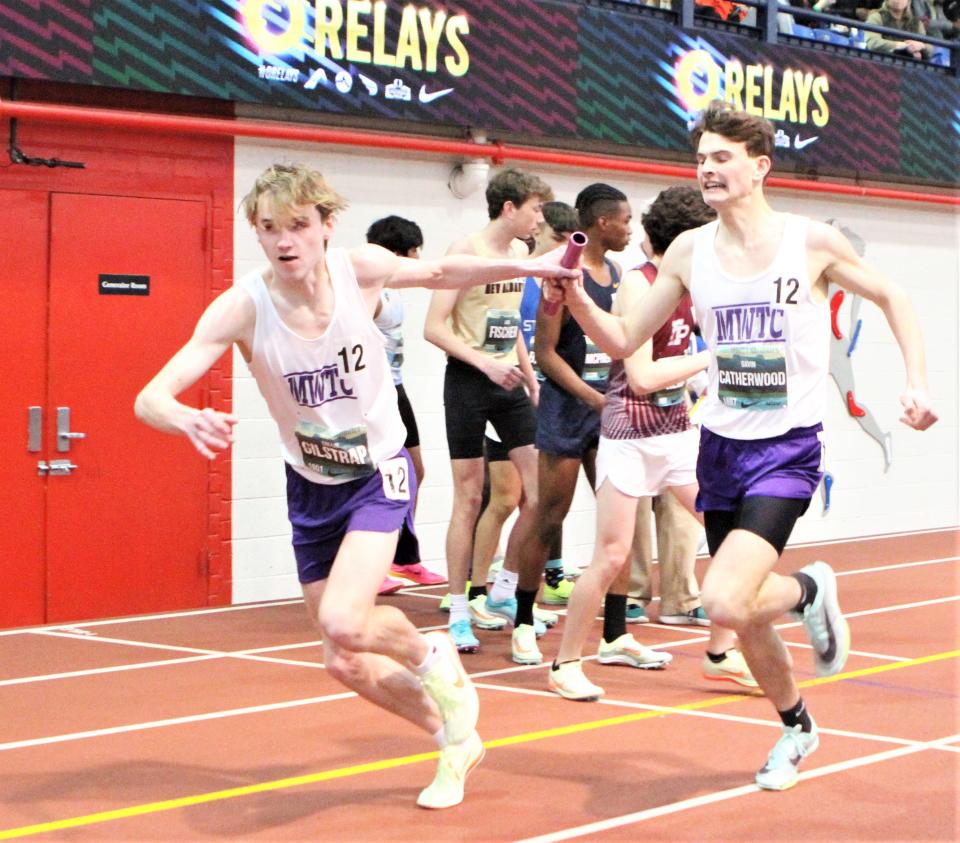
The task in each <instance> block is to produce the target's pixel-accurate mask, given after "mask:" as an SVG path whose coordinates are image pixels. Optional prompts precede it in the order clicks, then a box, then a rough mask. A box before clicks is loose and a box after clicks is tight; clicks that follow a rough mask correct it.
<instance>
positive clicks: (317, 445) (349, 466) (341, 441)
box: [294, 422, 376, 480]
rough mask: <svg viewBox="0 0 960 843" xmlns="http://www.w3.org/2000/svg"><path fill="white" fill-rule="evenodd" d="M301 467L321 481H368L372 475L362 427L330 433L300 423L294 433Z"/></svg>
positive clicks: (310, 424)
mask: <svg viewBox="0 0 960 843" xmlns="http://www.w3.org/2000/svg"><path fill="white" fill-rule="evenodd" d="M294 434H295V435H296V437H297V442H299V443H300V453H301V455H302V456H303V464H304V465H305V466H306V467H307V468H309V469H310V470H312V471H316V472H317V473H318V474H321V475H323V476H324V477H335V478H337V479H343V478H349V479H351V480H355V479H358V478H360V477H369V476H370V475H371V474H373V473H374V472H375V471H376V468H375V467H374V465H373V461H372V460H371V459H370V450H369V448H368V447H367V429H366V427H364V426H363V425H358V426H357V427H352V428H350V429H349V430H344V431H341V432H340V433H334V432H332V431H329V430H327V429H326V428H324V427H321V426H320V425H316V424H313V423H312V422H300V424H298V425H297V429H296V430H295V431H294Z"/></svg>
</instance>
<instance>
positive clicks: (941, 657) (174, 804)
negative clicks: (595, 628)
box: [0, 650, 960, 840]
mask: <svg viewBox="0 0 960 843" xmlns="http://www.w3.org/2000/svg"><path fill="white" fill-rule="evenodd" d="M958 656H960V650H949V651H947V652H944V653H935V654H933V655H930V656H923V657H921V658H918V659H911V660H910V661H905V662H892V663H888V664H881V665H877V666H875V667H867V668H863V669H861V670H851V671H848V672H846V673H838V674H837V675H836V676H829V677H825V678H822V679H807V680H805V681H803V682H800V683H799V685H800V687H801V688H810V687H813V686H815V685H824V684H827V683H830V682H841V681H843V680H846V679H858V678H860V677H862V676H873V675H875V674H877V673H886V672H888V671H891V670H901V669H903V668H905V667H917V666H919V665H924V664H932V663H934V662H940V661H946V660H947V659H955V658H957V657H958ZM744 699H745V697H744V695H743V694H735V695H730V696H726V697H711V698H710V699H705V700H699V701H697V702H692V703H685V704H683V705H676V706H671V707H670V709H668V710H666V711H642V712H636V713H633V714H624V715H621V716H619V717H607V718H604V719H602V720H590V721H587V722H585V723H574V724H571V725H568V726H558V727H556V728H554V729H542V730H540V731H537V732H525V733H523V734H520V735H511V736H509V737H506V738H495V739H493V740H490V741H486V742H485V743H484V746H486V747H487V748H489V749H495V748H497V747H501V746H514V745H516V744H522V743H530V742H531V741H540V740H545V739H547V738H555V737H561V736H563V735H573V734H578V733H580V732H589V731H592V730H594V729H605V728H608V727H610V726H622V725H625V724H628V723H636V722H638V721H641V720H649V719H652V718H654V717H665V716H667V715H669V714H671V713H673V712H674V711H693V710H697V709H704V708H713V707H715V706H720V705H726V704H727V703H732V702H742V701H743V700H744ZM438 756H439V753H438V752H437V751H436V750H434V751H433V752H421V753H419V754H417V755H404V756H401V757H399V758H388V759H385V760H383V761H372V762H370V763H368V764H356V765H354V766H351V767H340V768H338V769H335V770H325V771H324V772H321V773H310V774H309V775H304V776H292V777H290V778H285V779H276V780H275V781H269V782H260V783H259V784H251V785H245V786H243V787H231V788H227V789H226V790H215V791H211V792H209V793H201V794H197V795H195V796H182V797H180V798H178V799H166V800H163V801H161V802H147V803H145V804H143V805H132V806H130V807H128V808H117V809H115V810H112V811H101V812H99V813H96V814H86V815H83V816H79V817H70V818H69V819H65V820H54V821H52V822H46V823H37V824H35V825H25V826H20V827H19V828H8V829H3V830H0V840H14V839H17V838H20V837H28V836H31V835H34V834H44V833H46V832H50V831H62V830H64V829H67V828H79V827H81V826H86V825H96V824H98V823H105V822H110V821H112V820H122V819H129V818H130V817H139V816H144V815H146V814H157V813H161V812H163V811H173V810H176V809H178V808H189V807H191V806H193V805H203V804H205V803H208V802H219V801H222V800H224V799H236V798H237V797H240V796H252V795H254V794H258V793H268V792H270V791H274V790H286V789H287V788H291V787H301V786H302V785H307V784H316V783H318V782H325V781H333V780H335V779H343V778H349V777H350V776H360V775H363V774H365V773H376V772H380V771H381V770H391V769H393V768H395V767H406V766H409V765H411V764H419V763H420V762H422V761H431V760H434V759H436V758H437V757H438Z"/></svg>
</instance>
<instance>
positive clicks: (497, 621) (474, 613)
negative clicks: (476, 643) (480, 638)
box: [467, 594, 507, 629]
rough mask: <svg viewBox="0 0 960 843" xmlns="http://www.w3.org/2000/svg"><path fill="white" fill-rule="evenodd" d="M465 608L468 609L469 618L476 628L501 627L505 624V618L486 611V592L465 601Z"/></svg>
mask: <svg viewBox="0 0 960 843" xmlns="http://www.w3.org/2000/svg"><path fill="white" fill-rule="evenodd" d="M467 608H468V609H469V610H470V620H471V621H473V625H474V626H475V627H476V628H477V629H503V628H504V627H505V626H506V625H507V619H506V618H501V617H500V616H499V615H492V614H490V612H488V611H487V595H486V594H478V595H477V596H476V597H474V598H473V600H471V601H470V602H469V603H467Z"/></svg>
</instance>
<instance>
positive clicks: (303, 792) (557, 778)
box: [0, 530, 960, 841]
mask: <svg viewBox="0 0 960 843" xmlns="http://www.w3.org/2000/svg"><path fill="white" fill-rule="evenodd" d="M814 558H825V559H828V560H829V561H830V562H831V564H833V565H834V567H835V569H836V570H837V571H838V573H839V574H841V577H840V580H839V583H840V594H841V601H842V605H843V607H844V611H845V613H846V614H847V616H848V619H849V621H850V626H851V630H852V635H853V644H852V646H853V652H852V653H851V656H850V659H849V662H848V663H847V666H846V668H845V671H844V672H843V673H842V674H841V675H840V676H838V677H834V678H832V679H830V680H817V679H815V678H813V674H812V668H811V661H810V653H809V648H808V647H807V646H806V643H805V638H804V635H803V630H802V629H801V628H799V627H798V626H797V625H796V624H791V623H789V622H785V623H784V624H783V627H782V634H783V636H784V638H785V640H786V641H787V642H788V643H790V644H791V650H792V652H793V655H794V658H795V662H796V669H797V674H798V678H799V679H800V680H801V686H802V687H803V689H804V696H805V698H806V699H807V702H808V705H809V707H810V709H811V711H812V712H813V714H814V716H815V717H816V719H817V722H818V724H819V726H820V729H821V745H820V749H819V750H818V751H817V752H816V753H815V754H814V755H813V756H811V757H810V758H809V759H808V760H807V762H806V763H805V766H804V767H803V771H804V772H803V774H802V776H801V783H800V784H799V785H798V786H797V787H796V788H794V789H793V790H791V791H788V792H785V793H776V794H774V793H766V792H761V791H759V790H757V789H756V788H755V787H754V785H753V783H752V782H753V774H754V772H755V770H756V768H757V767H759V766H760V764H761V763H762V762H763V760H764V758H765V756H766V753H767V751H768V750H769V749H770V747H771V746H772V745H773V743H774V741H775V740H776V738H777V736H778V733H779V724H778V723H776V722H774V721H775V715H774V712H773V711H772V709H771V707H770V706H769V705H768V704H767V702H766V701H765V700H764V699H763V698H762V697H756V696H750V695H748V694H741V693H739V692H738V690H737V687H738V686H734V685H726V684H725V683H723V684H722V687H717V684H716V683H710V682H707V681H705V680H703V679H702V678H701V677H700V670H699V666H700V659H701V658H702V654H703V645H704V642H705V640H706V637H705V635H704V630H702V629H696V628H683V627H666V626H659V625H657V624H656V623H652V624H648V625H645V626H638V627H633V628H631V631H632V632H634V634H635V635H636V636H637V638H638V639H639V640H641V641H643V642H644V643H646V644H648V645H651V646H657V647H663V648H666V649H668V650H669V651H670V652H671V653H673V655H674V661H673V663H672V664H671V665H670V666H669V667H668V668H667V669H666V670H664V671H636V670H631V669H630V668H625V667H603V666H598V665H596V664H595V663H593V662H592V661H588V662H586V665H585V669H586V672H587V674H588V676H590V678H591V679H593V680H594V681H595V682H598V683H599V684H601V685H603V686H604V687H605V688H606V690H607V696H606V697H605V698H604V699H603V700H602V701H601V702H599V703H592V704H590V703H571V702H567V701H565V700H562V699H560V698H559V697H556V696H554V695H552V694H549V693H547V692H546V690H545V688H546V666H545V665H544V666H538V667H518V666H516V665H513V664H512V663H511V662H510V655H509V637H508V635H507V634H505V633H502V632H501V633H496V632H494V633H481V640H482V642H483V651H482V652H481V653H480V654H478V655H476V656H466V657H464V662H465V664H466V666H467V669H468V670H469V671H470V673H471V674H472V675H473V677H474V681H475V682H476V683H477V684H478V687H479V689H480V698H481V706H482V709H481V719H480V727H479V728H480V733H481V735H482V736H483V738H484V740H485V742H486V744H487V757H486V760H485V761H484V763H483V764H482V765H481V766H480V767H479V768H478V769H477V771H476V772H475V773H474V774H473V775H472V776H471V777H470V780H469V781H468V783H467V798H466V800H465V802H464V803H463V804H462V805H460V806H458V807H456V808H453V809H449V810H446V811H440V812H427V811H423V810H419V809H418V808H416V806H415V805H414V800H415V799H416V796H417V793H418V792H419V790H420V789H421V788H422V787H423V786H425V785H426V784H427V783H429V781H430V780H431V778H432V777H433V771H434V766H435V761H434V759H435V753H434V752H433V748H432V743H431V742H430V741H429V739H427V738H425V737H424V736H422V735H421V734H419V733H418V732H417V731H416V730H415V729H414V728H413V727H411V726H408V725H407V724H405V723H404V722H402V721H400V720H398V719H396V718H393V717H391V716H389V715H386V714H384V713H382V712H381V711H379V710H378V709H376V708H375V707H373V706H372V705H370V704H368V703H366V702H364V701H362V700H359V699H358V698H356V697H355V696H354V695H352V694H350V693H348V692H346V691H344V689H343V688H342V687H341V686H339V685H337V684H336V683H335V682H334V681H333V680H332V679H331V678H330V677H329V676H328V675H327V674H326V672H325V671H324V670H323V669H322V666H321V665H320V648H319V646H318V644H317V642H316V641H315V640H314V639H313V637H312V636H311V634H310V630H309V627H308V624H307V622H306V619H305V617H304V614H303V607H302V605H300V604H299V603H297V602H285V603H279V604H271V605H263V606H243V607H234V608H230V609H226V610H212V611H207V612H194V613H181V614H174V615H169V616H163V617H160V616H154V617H146V618H129V619H122V620H115V621H101V622H96V623H84V624H78V625H76V626H72V627H58V628H54V627H44V628H34V629H29V630H12V631H9V632H5V633H0V712H2V713H3V714H2V718H0V839H17V838H20V837H25V836H33V835H35V836H37V838H38V839H48V840H116V841H128V840H137V841H147V840H214V839H222V838H239V839H244V840H418V841H433V840H437V841H446V840H528V839H538V840H543V841H548V840H550V841H553V840H566V839H573V838H589V839H593V840H637V839H642V840H644V841H660V840H663V841H675V840H719V841H726V840H765V841H766V840H808V841H809V840H831V841H835V840H956V839H958V837H960V827H958V816H960V815H958V807H957V801H958V799H957V794H958V792H960V788H958V784H960V705H958V695H960V681H958V680H960V673H958V664H960V662H958V657H960V649H957V648H958V646H960V645H958V642H957V637H958V636H957V632H958V623H957V621H958V605H960V576H958V573H960V533H958V531H956V530H953V531H938V532H931V533H920V534H915V535H909V536H899V537H887V538H883V539H873V540H869V541H867V540H861V541H857V542H848V543H837V544H831V545H828V546H820V547H804V548H797V549H791V550H789V551H788V552H787V554H786V558H785V559H784V561H783V563H782V566H783V570H785V571H786V570H795V569H796V568H797V567H799V565H800V564H803V563H804V562H806V561H809V560H811V559H814ZM442 590H443V589H438V588H433V589H430V588H413V589H409V590H407V591H405V592H401V593H400V594H399V595H395V596H391V597H388V598H384V599H385V600H389V601H391V602H392V603H394V604H396V605H398V606H401V607H402V608H404V609H405V610H406V611H408V613H409V615H410V617H411V618H412V620H413V621H414V622H415V623H416V624H417V625H418V626H420V627H421V628H425V627H430V626H439V625H442V624H443V623H444V621H445V616H443V615H441V614H440V613H439V612H438V611H437V600H438V598H439V596H440V594H441V593H442ZM653 615H654V618H655V615H656V610H655V607H654V610H653ZM561 623H562V621H561ZM599 626H600V625H599V623H598V624H597V628H596V630H595V631H594V636H595V637H594V641H593V642H592V644H593V645H595V638H596V636H597V635H599V631H600V629H599ZM559 640H560V634H559V631H558V630H554V631H552V632H550V633H548V635H547V637H546V638H544V639H542V641H541V649H542V650H543V651H544V656H545V657H546V658H547V659H550V658H552V656H553V655H554V653H555V652H556V647H557V646H558V644H559ZM591 652H592V650H591Z"/></svg>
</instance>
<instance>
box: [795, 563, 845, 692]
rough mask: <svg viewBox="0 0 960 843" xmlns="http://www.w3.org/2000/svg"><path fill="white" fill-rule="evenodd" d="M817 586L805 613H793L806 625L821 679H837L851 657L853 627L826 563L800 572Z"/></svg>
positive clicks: (809, 566) (802, 569)
mask: <svg viewBox="0 0 960 843" xmlns="http://www.w3.org/2000/svg"><path fill="white" fill-rule="evenodd" d="M800 573H802V574H807V576H809V577H811V578H812V579H813V581H814V582H815V583H816V584H817V596H816V597H815V598H814V600H813V603H811V604H810V605H809V606H807V607H806V608H805V609H804V610H803V615H799V614H796V613H791V614H792V615H793V616H794V617H795V618H799V619H800V620H802V621H803V626H804V628H805V629H806V631H807V636H808V637H809V639H810V643H811V644H812V645H813V663H814V667H815V669H816V672H817V676H833V675H834V674H835V673H839V672H840V671H841V670H843V666H844V665H845V664H846V663H847V656H848V655H849V654H850V627H849V626H848V625H847V621H846V619H845V618H844V617H843V613H842V612H841V611H840V603H839V602H838V600H837V576H836V574H834V573H833V568H831V567H830V566H829V565H828V564H827V563H826V562H814V563H813V564H811V565H807V566H805V567H803V568H801V569H800Z"/></svg>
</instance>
